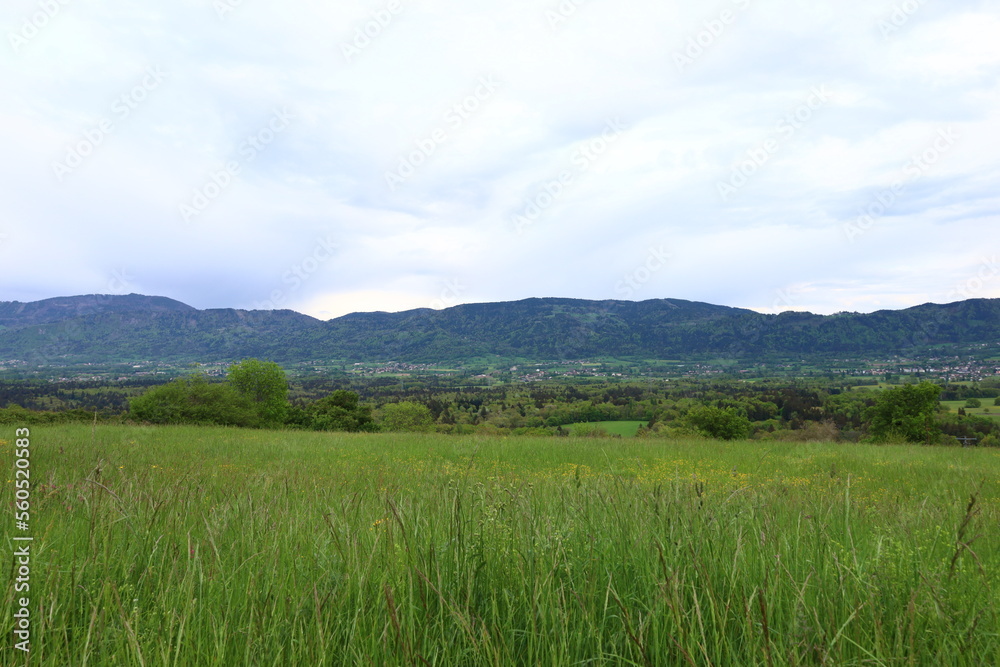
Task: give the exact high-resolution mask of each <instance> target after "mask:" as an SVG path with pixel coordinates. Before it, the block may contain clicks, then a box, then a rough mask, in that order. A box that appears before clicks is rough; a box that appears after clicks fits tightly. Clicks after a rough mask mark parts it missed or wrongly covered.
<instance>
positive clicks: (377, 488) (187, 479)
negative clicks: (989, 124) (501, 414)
mask: <svg viewBox="0 0 1000 667" xmlns="http://www.w3.org/2000/svg"><path fill="white" fill-rule="evenodd" d="M13 441H14V433H13V429H10V433H4V434H0V456H2V457H3V460H5V461H6V462H7V463H6V464H5V465H7V466H8V470H10V469H11V468H12V465H13V459H14V454H13V449H14V448H13ZM32 449H33V453H32V458H31V473H32V480H33V482H32V483H33V487H32V532H31V534H32V535H33V536H34V537H35V541H34V543H33V547H32V549H33V555H32V564H31V566H32V579H31V585H32V589H31V595H32V605H31V609H32V614H33V626H32V641H33V650H32V653H31V662H30V664H32V665H95V666H96V665H150V666H152V665H327V664H329V665H339V664H345V665H354V664H357V665H518V664H520V665H600V664H607V665H768V666H773V665H995V664H1000V621H998V614H1000V581H998V577H1000V530H998V519H1000V451H997V450H990V449H976V448H968V449H962V448H945V447H920V446H915V447H904V446H885V447H877V446H870V445H844V444H799V443H773V442H771V443H761V442H736V443H720V442H708V441H691V442H674V441H657V440H642V439H612V440H608V439H595V438H537V439H532V438H514V437H511V438H482V437H461V436H448V437H446V436H437V435H419V434H402V435H392V434H374V435H352V434H324V433H313V432H308V433H306V432H267V431H249V430H236V429H224V428H194V427H170V428H167V427H163V428H152V427H111V426H105V427H101V426H98V427H97V428H96V430H94V431H93V432H92V430H91V428H90V427H86V426H63V427H46V428H34V429H32ZM11 477H12V475H11V474H10V473H8V476H7V477H5V478H4V481H7V480H8V479H9V478H11ZM12 500H13V484H12V483H11V482H9V481H8V482H7V484H6V485H5V487H4V498H3V501H4V503H5V506H7V507H10V506H11V502H12ZM11 514H12V513H10V512H8V517H7V527H5V529H4V532H5V535H6V536H7V540H5V548H6V549H7V553H8V554H12V553H13V550H14V546H13V542H12V541H11V539H10V538H11V537H13V535H14V533H15V531H14V526H13V516H12V515H11ZM7 557H8V558H11V556H9V555H8V556H7ZM5 569H6V570H7V572H8V574H7V578H6V580H5V581H4V582H3V583H4V587H5V591H6V592H5V594H6V598H7V600H13V599H15V593H14V590H13V587H14V584H13V572H14V569H15V568H14V567H13V566H11V567H8V568H5ZM2 608H3V612H0V613H2V614H3V622H4V628H7V629H9V628H11V627H12V626H13V618H12V613H13V604H4V605H3V607H2ZM6 637H7V643H6V644H5V645H4V646H3V648H2V651H3V655H2V657H0V663H2V664H11V665H13V664H23V663H24V662H25V661H24V658H23V656H22V655H21V654H20V652H15V651H14V650H13V649H12V648H11V645H12V643H13V640H12V639H11V633H10V632H9V631H8V632H7V634H6Z"/></svg>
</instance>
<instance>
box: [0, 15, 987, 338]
mask: <svg viewBox="0 0 1000 667" xmlns="http://www.w3.org/2000/svg"><path fill="white" fill-rule="evenodd" d="M0 29H2V30H0V32H2V33H3V43H2V44H0V83H2V88H0V91H2V92H0V156H2V158H0V300H6V301H9V300H19V301H32V300H36V299H43V298H48V297H53V296H66V295H73V294H89V293H118V294H124V293H130V292H138V293H142V294H154V295H163V296H169V297H172V298H175V299H179V300H181V301H184V302H186V303H189V304H191V305H193V306H196V307H199V308H213V307H238V308H275V307H276V308H292V309H295V310H298V311H300V312H305V313H308V314H311V315H314V316H316V317H320V318H323V319H327V318H330V317H335V316H338V315H342V314H345V313H348V312H354V311H374V310H389V311H395V310H404V309H409V308H420V307H433V308H441V307H446V306H450V305H455V304H458V303H470V302H482V301H506V300H514V299H521V298H527V297H532V296H563V297H578V298H589V299H632V300H643V299H652V298H664V297H667V298H682V299H690V300H695V301H707V302H711V303H717V304H724V305H731V306H740V307H746V308H753V309H757V310H760V311H764V312H776V311H781V310H787V309H795V310H811V311H813V312H818V313H831V312H836V311H841V310H852V311H853V310H856V311H862V312H870V311H873V310H878V309H882V308H902V307H907V306H911V305H916V304H920V303H925V302H928V301H933V302H939V303H943V302H949V301H956V300H960V299H964V298H972V297H1000V265H998V264H997V254H998V250H1000V224H998V223H1000V214H998V213H1000V188H998V184H1000V78H998V75H1000V47H997V46H996V39H997V35H1000V0H983V1H971V0H970V1H963V0H949V1H948V2H944V1H942V0H922V1H921V0H905V1H904V0H720V1H718V2H698V3H695V2H686V3H681V2H670V1H667V2H654V1H652V0H617V1H616V2H610V1H609V0H563V1H562V2H560V0H506V1H505V2H502V3H501V2H495V1H489V2H487V1H483V0H358V1H349V0H344V1H339V2H321V1H319V0H301V1H299V2H285V3H278V2H275V1H273V0H175V1H172V2H169V3H157V4H155V5H151V4H147V3H141V4H140V3H134V2H124V1H111V0H92V1H90V2H86V3H85V2H82V1H79V0H5V2H4V3H3V6H2V8H0Z"/></svg>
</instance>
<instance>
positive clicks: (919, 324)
mask: <svg viewBox="0 0 1000 667" xmlns="http://www.w3.org/2000/svg"><path fill="white" fill-rule="evenodd" d="M998 331H1000V299H972V300H968V301H961V302H956V303H951V304H946V305H937V304H924V305H922V306H917V307H914V308H909V309H906V310H900V311H879V312H876V313H871V314H860V313H838V314H835V315H827V316H823V315H813V314H810V313H799V312H785V313H781V314H780V315H765V314H761V313H757V312H754V311H751V310H745V309H740V308H729V307H725V306H715V305H711V304H706V303H697V302H691V301H683V300H680V299H655V300H650V301H643V302H631V301H585V300H579V299H527V300H524V301H516V302H509V303H488V304H467V305H460V306H455V307H452V308H446V309H444V310H430V309H420V310H412V311H407V312H401V313H356V314H352V315H347V316H344V317H339V318H336V319H333V320H330V321H328V322H323V321H320V320H317V319H314V318H311V317H308V316H306V315H302V314H299V313H295V312H293V311H288V310H284V311H244V310H233V309H218V310H196V309H194V308H192V307H190V306H187V305H185V304H183V303H180V302H177V301H172V300H170V299H165V298H159V297H145V296H140V295H129V296H114V297H111V296H107V297H105V296H90V297H68V298H64V299H49V300H46V301H39V302H34V303H28V304H24V303H17V302H4V303H0V361H3V360H7V361H9V362H12V363H13V362H15V361H16V362H19V363H20V364H21V365H26V366H29V367H38V366H46V365H51V364H57V363H66V362H87V363H102V362H109V361H122V360H135V361H142V360H159V361H173V362H184V361H206V360H230V361H236V360H239V359H244V358H248V357H259V358H266V359H273V360H275V361H277V362H281V363H290V362H301V361H309V360H314V359H325V360H331V359H334V360H345V361H346V360H349V361H351V362H358V361H386V360H396V361H405V362H421V363H423V362H427V363H448V362H458V361H467V360H470V359H482V358H487V357H501V358H511V359H515V358H528V359H534V360H543V359H547V360H565V359H586V358H594V357H605V358H642V359H672V358H677V357H685V358H695V357H699V356H701V357H704V356H714V357H724V358H731V359H742V358H760V357H761V356H763V355H776V354H777V355H792V356H798V357H802V356H803V355H805V356H809V355H821V356H826V357H829V355H853V356H858V355H860V356H866V355H867V356H868V357H872V356H875V355H884V354H903V353H905V352H909V351H914V350H922V351H933V350H934V349H937V348H940V349H942V350H944V351H949V350H952V351H953V350H954V348H955V346H981V345H982V346H995V345H996V344H997V332H998Z"/></svg>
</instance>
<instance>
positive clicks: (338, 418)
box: [306, 389, 378, 432]
mask: <svg viewBox="0 0 1000 667" xmlns="http://www.w3.org/2000/svg"><path fill="white" fill-rule="evenodd" d="M359 401H360V397H359V396H358V395H357V394H356V393H354V392H353V391H345V390H343V389H338V390H336V391H334V392H333V393H331V394H330V395H329V396H325V397H324V398H321V399H319V400H318V401H316V402H315V403H312V404H311V405H310V406H309V407H308V408H307V410H306V411H307V412H308V414H309V416H310V425H311V426H312V428H314V429H316V430H318V431H369V432H370V431H377V430H378V425H377V424H376V423H375V420H374V419H373V418H372V409H371V408H370V407H368V406H366V405H360V403H359Z"/></svg>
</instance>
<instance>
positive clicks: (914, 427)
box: [865, 381, 941, 443]
mask: <svg viewBox="0 0 1000 667" xmlns="http://www.w3.org/2000/svg"><path fill="white" fill-rule="evenodd" d="M940 395H941V387H939V386H938V385H936V384H933V383H931V382H927V381H923V382H921V383H920V384H916V385H914V384H908V385H903V386H901V387H894V388H892V389H883V390H882V391H881V393H879V394H878V396H877V397H876V399H875V405H873V406H872V407H870V408H868V409H867V410H866V411H865V418H866V421H867V422H868V432H869V433H870V434H871V436H872V439H873V440H875V441H876V442H886V441H889V440H905V441H907V442H921V441H926V442H928V443H930V442H931V441H932V440H933V439H934V438H936V437H937V436H938V434H939V433H940V429H939V428H938V427H937V426H936V424H935V423H934V413H935V411H936V410H937V406H938V398H939V397H940Z"/></svg>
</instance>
